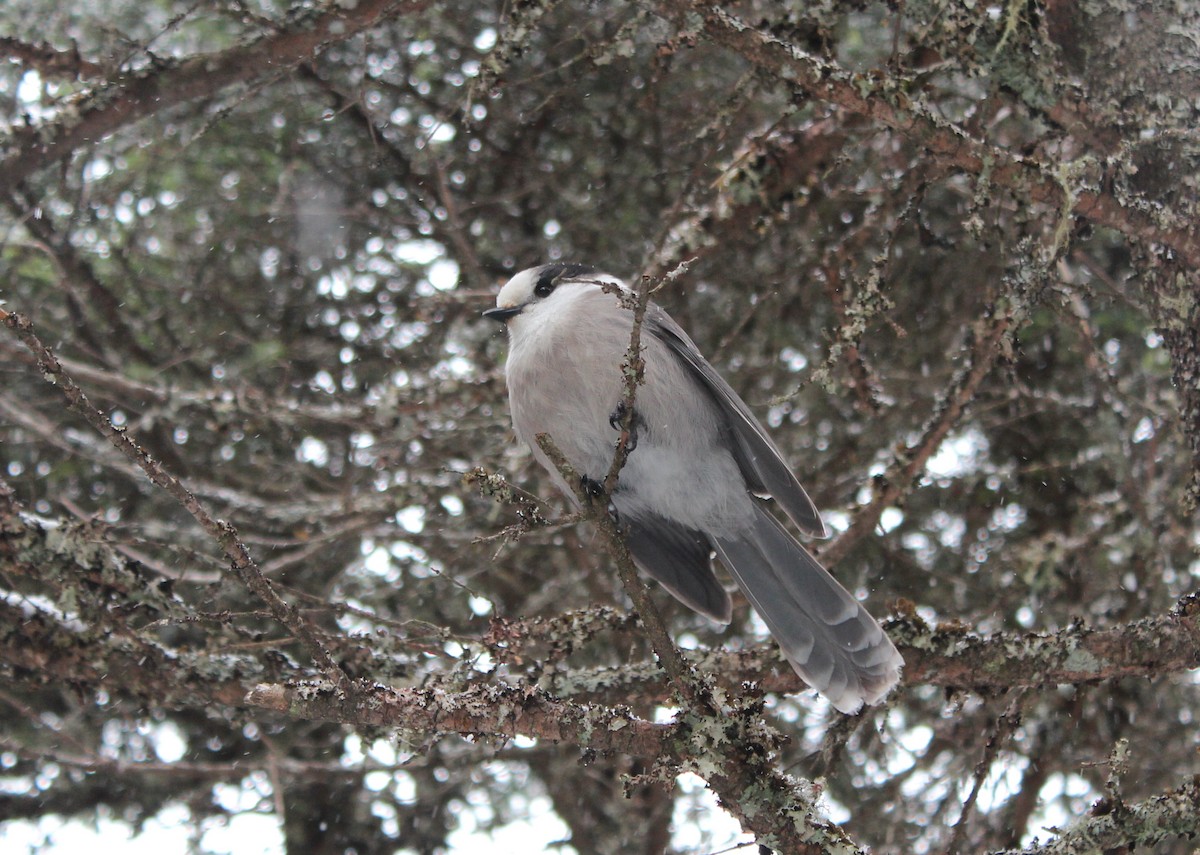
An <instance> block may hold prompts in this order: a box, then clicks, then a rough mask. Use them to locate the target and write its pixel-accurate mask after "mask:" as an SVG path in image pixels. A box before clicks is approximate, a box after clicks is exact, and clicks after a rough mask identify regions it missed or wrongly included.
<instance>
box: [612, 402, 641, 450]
mask: <svg viewBox="0 0 1200 855" xmlns="http://www.w3.org/2000/svg"><path fill="white" fill-rule="evenodd" d="M628 412H629V408H628V407H627V406H626V405H625V402H624V401H620V402H618V403H617V406H616V408H615V409H613V411H612V412H611V413H609V414H608V425H609V427H611V428H612V429H613V430H615V431H622V432H623V431H624V430H625V416H626V415H627V414H628ZM641 424H642V417H641V416H639V415H638V412H637V410H634V411H633V418H631V419H630V420H629V433H628V435H627V436H626V439H625V448H626V450H627V451H633V450H634V449H635V448H637V444H638V429H639V428H640V427H641Z"/></svg>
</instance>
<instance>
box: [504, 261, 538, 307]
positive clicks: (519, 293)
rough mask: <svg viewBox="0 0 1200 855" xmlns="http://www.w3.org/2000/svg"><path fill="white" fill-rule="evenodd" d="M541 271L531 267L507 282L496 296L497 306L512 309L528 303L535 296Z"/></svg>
mask: <svg viewBox="0 0 1200 855" xmlns="http://www.w3.org/2000/svg"><path fill="white" fill-rule="evenodd" d="M541 269H542V268H540V267H530V268H529V269H528V270H522V271H521V272H520V273H518V274H517V275H516V276H514V277H513V278H512V279H509V280H508V281H507V282H505V283H504V287H503V288H501V289H500V293H499V294H497V295H496V305H497V306H498V307H500V308H501V309H511V308H512V307H513V306H519V305H521V304H522V303H524V302H526V301H527V300H528V299H529V297H530V296H531V295H532V294H533V286H534V285H536V284H537V275H538V271H540V270H541Z"/></svg>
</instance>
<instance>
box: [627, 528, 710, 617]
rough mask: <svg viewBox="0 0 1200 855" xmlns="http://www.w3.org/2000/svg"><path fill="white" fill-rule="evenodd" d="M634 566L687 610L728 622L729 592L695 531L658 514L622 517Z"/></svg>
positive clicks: (707, 549)
mask: <svg viewBox="0 0 1200 855" xmlns="http://www.w3.org/2000/svg"><path fill="white" fill-rule="evenodd" d="M621 522H622V524H623V526H624V528H625V543H626V545H627V546H628V547H629V551H630V552H631V553H632V554H633V560H634V563H636V564H637V566H638V567H639V568H641V570H642V572H643V573H645V574H646V575H647V576H650V577H651V578H652V579H655V580H657V581H658V583H659V584H661V585H662V586H663V587H664V588H666V589H667V590H668V591H670V592H671V594H672V595H673V596H674V597H675V598H676V599H677V600H679V601H680V602H681V603H683V604H684V605H686V606H687V607H688V608H690V609H693V610H695V611H697V612H699V613H700V614H702V615H706V616H707V617H710V618H712V619H713V620H715V621H717V622H718V623H729V618H730V616H731V614H732V607H731V605H730V602H729V593H728V592H727V591H726V590H725V589H724V588H723V587H721V583H720V582H718V581H717V577H716V574H715V573H713V568H712V561H711V560H710V558H709V556H710V555H711V553H712V546H711V545H710V544H709V542H708V538H707V537H705V536H704V535H702V534H701V533H700V532H698V531H692V530H691V529H689V528H685V527H684V526H681V525H679V524H678V523H674V522H671V521H670V520H667V519H664V518H663V517H660V516H658V515H639V516H638V517H636V518H635V517H628V516H622V517H621Z"/></svg>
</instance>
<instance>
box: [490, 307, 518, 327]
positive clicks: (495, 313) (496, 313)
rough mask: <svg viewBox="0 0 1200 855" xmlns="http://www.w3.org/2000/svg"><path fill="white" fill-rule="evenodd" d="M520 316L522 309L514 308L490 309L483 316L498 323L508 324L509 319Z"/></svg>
mask: <svg viewBox="0 0 1200 855" xmlns="http://www.w3.org/2000/svg"><path fill="white" fill-rule="evenodd" d="M519 314H521V307H520V306H513V307H512V308H511V309H488V310H487V311H486V312H484V313H483V316H484V317H485V318H488V319H489V320H493V321H496V322H497V323H501V324H506V323H508V319H509V318H511V317H513V316H514V315H519Z"/></svg>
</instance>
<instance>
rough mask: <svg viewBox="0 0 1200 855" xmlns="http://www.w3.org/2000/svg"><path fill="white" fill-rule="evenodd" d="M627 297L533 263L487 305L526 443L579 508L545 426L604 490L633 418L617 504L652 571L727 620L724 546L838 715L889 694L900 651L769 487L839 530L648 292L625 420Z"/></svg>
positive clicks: (787, 652)
mask: <svg viewBox="0 0 1200 855" xmlns="http://www.w3.org/2000/svg"><path fill="white" fill-rule="evenodd" d="M631 297H633V292H632V290H631V289H630V288H629V287H628V286H627V285H626V284H625V283H624V282H623V281H622V280H620V279H619V278H617V277H615V276H612V275H610V274H607V273H604V272H601V271H599V270H597V269H595V268H593V267H590V266H588V265H583V264H569V263H553V264H543V265H541V266H538V267H531V268H529V269H527V270H522V271H521V272H519V273H517V274H516V275H514V276H513V277H512V278H510V279H509V280H508V281H507V282H506V283H505V284H504V286H503V287H502V288H501V289H500V292H499V294H498V295H497V297H496V307H495V308H493V309H489V310H487V311H485V312H483V315H484V316H485V317H487V318H489V319H491V320H494V321H497V322H500V323H502V324H504V325H505V326H506V327H507V330H508V356H507V360H506V362H505V379H506V383H507V386H508V396H509V410H510V414H511V417H512V424H513V429H514V432H515V433H516V435H517V438H518V439H519V440H521V441H523V442H525V443H527V444H528V445H529V447H530V449H531V450H532V453H533V456H534V458H535V459H536V460H537V462H538V463H539V464H541V465H542V467H544V468H545V469H546V471H547V472H548V473H549V475H550V478H551V480H552V481H553V482H554V483H555V484H556V486H557V487H558V488H559V489H560V490H561V491H562V492H563V493H564V494H565V495H566V496H567V497H568V498H569V499H570V500H571V501H572V502H574V503H575V504H576V505H578V500H577V499H576V497H575V492H574V491H573V490H572V489H571V486H570V485H569V484H567V482H566V481H565V480H564V478H563V476H562V474H561V473H560V472H559V470H558V468H557V467H556V466H555V465H554V463H553V462H552V461H551V460H550V459H549V457H548V456H547V455H546V453H545V452H544V451H543V450H542V449H541V448H540V447H539V445H538V443H537V440H536V438H537V436H538V435H539V434H543V433H544V434H548V435H549V436H550V438H551V439H552V440H553V442H554V444H555V446H556V447H557V448H558V449H559V450H560V451H561V452H562V454H563V456H564V457H565V458H566V460H567V461H568V462H569V463H570V464H571V466H572V467H573V468H574V470H575V471H576V472H577V473H580V474H581V477H582V478H583V479H585V480H586V481H589V482H590V483H591V485H592V486H595V484H597V483H599V482H601V481H603V479H604V477H605V475H606V474H607V472H608V469H609V467H610V466H611V464H612V461H613V456H614V450H615V446H616V441H617V438H618V437H619V431H620V430H621V429H622V428H623V427H624V426H629V427H630V435H629V436H628V439H627V445H628V447H629V449H630V450H629V454H628V457H627V459H626V461H625V464H624V466H623V468H622V469H621V470H620V473H619V477H618V480H617V483H616V487H615V489H614V490H613V493H612V495H611V496H610V497H609V503H610V504H609V507H610V509H611V511H612V513H613V514H614V516H615V518H616V520H617V522H618V525H619V527H620V530H621V531H622V533H623V535H624V537H625V540H626V543H627V545H628V548H629V552H630V554H631V555H632V557H633V560H634V563H635V564H636V565H637V567H638V569H639V570H640V571H641V573H643V574H644V575H646V576H649V577H650V578H652V579H654V580H656V581H657V582H658V583H659V584H661V585H662V586H663V587H664V588H666V589H667V591H669V592H670V593H671V594H672V595H674V596H675V597H676V598H677V599H678V600H679V601H680V602H682V603H683V604H685V605H686V606H688V607H690V608H691V609H693V610H694V611H696V612H698V613H700V614H702V615H705V616H707V617H708V618H711V619H712V620H714V621H716V622H717V623H720V624H728V623H729V621H730V619H731V617H732V601H731V599H730V596H729V593H728V591H726V589H725V587H724V586H723V585H722V584H721V582H720V581H719V579H718V577H717V575H716V573H715V572H714V569H713V564H712V557H713V555H714V554H715V555H716V556H717V557H718V558H719V559H720V561H721V563H722V564H724V566H725V567H726V569H727V570H728V572H729V574H730V575H731V576H732V577H733V580H734V581H735V582H736V583H737V585H738V587H739V588H740V589H741V590H742V592H743V594H745V596H746V599H747V600H748V601H749V602H750V604H751V605H752V606H753V607H754V609H755V610H756V611H757V612H758V614H759V615H760V616H761V617H762V619H763V621H764V623H766V625H767V628H768V629H769V630H770V632H771V635H772V636H773V637H774V638H775V640H776V642H777V643H778V644H779V646H780V649H781V651H782V653H783V656H784V658H785V659H787V661H788V662H789V663H790V664H791V666H792V668H793V669H794V670H795V672H796V673H797V674H798V675H799V676H800V677H801V679H803V680H804V681H805V682H806V683H807V684H808V685H809V686H811V687H812V688H813V689H815V690H816V691H817V692H819V693H820V694H821V695H823V696H824V697H825V698H826V699H827V700H828V701H829V702H830V704H832V706H833V707H834V708H835V709H837V710H839V711H841V712H843V713H848V714H851V713H856V712H858V711H859V710H860V709H861V708H862V706H863V704H864V703H865V704H877V703H879V702H880V701H881V700H882V699H883V698H884V697H886V696H887V694H888V692H889V691H890V690H891V689H892V687H893V686H894V685H895V684H896V683H897V682H898V681H899V679H900V670H901V667H902V666H903V664H904V662H903V659H902V658H901V656H900V653H899V652H898V651H897V650H896V648H895V646H894V645H893V644H892V642H891V640H890V639H889V638H888V636H887V635H886V633H884V631H883V629H882V627H880V625H879V623H878V622H877V621H876V620H875V619H874V618H873V617H871V615H870V614H869V613H868V612H867V610H866V609H865V608H864V607H863V606H862V605H861V604H860V603H859V602H858V600H857V599H855V598H854V596H852V595H851V594H850V593H849V592H848V591H847V590H846V589H845V588H844V587H842V585H841V584H839V583H838V582H837V580H836V579H834V578H833V576H831V575H830V574H829V572H828V571H827V570H826V569H825V568H824V567H822V566H821V564H820V563H819V562H818V561H817V560H816V559H815V558H814V557H813V556H812V555H811V554H810V553H809V552H808V550H806V549H805V548H804V547H803V546H802V545H801V544H800V543H799V541H798V540H797V539H796V538H795V537H793V536H792V534H791V533H790V532H789V531H788V529H787V528H786V527H785V526H784V525H783V524H782V523H781V522H779V521H778V520H777V519H776V517H775V516H774V515H773V514H772V513H771V510H770V507H769V503H768V497H769V498H770V499H773V500H774V503H775V504H776V505H777V506H778V507H779V508H781V509H782V510H783V512H784V513H785V514H786V515H787V517H788V518H790V519H791V521H792V523H793V524H795V526H796V527H797V528H799V529H800V531H801V532H803V533H805V534H807V535H810V536H813V537H828V530H827V528H826V526H825V523H824V522H823V521H822V519H821V515H820V513H819V512H818V510H817V507H816V506H815V505H814V504H813V501H812V500H811V499H810V498H809V496H808V494H807V493H806V492H805V491H804V488H803V487H802V486H801V484H800V482H799V480H797V478H796V476H795V474H794V473H793V471H792V469H791V467H789V466H788V464H787V462H786V461H785V460H784V457H783V454H782V453H781V452H780V450H779V448H778V447H777V446H776V445H775V443H774V442H773V441H772V440H771V438H770V436H768V434H767V432H766V430H765V429H764V428H763V427H762V425H761V424H760V423H759V421H758V420H757V419H756V418H755V416H754V414H753V413H752V412H751V410H750V408H749V407H748V406H746V404H745V402H743V401H742V399H741V398H740V397H739V396H738V394H737V393H736V392H735V391H734V390H733V388H732V387H731V386H730V385H729V384H728V383H727V382H726V381H725V380H724V379H723V378H722V377H721V375H720V374H718V373H717V371H716V369H714V368H713V367H712V365H710V364H709V362H708V361H707V360H706V359H705V358H704V357H703V356H702V355H701V353H700V350H699V349H698V348H697V347H696V345H695V343H693V341H692V340H691V339H690V338H689V337H688V335H687V333H685V332H684V331H683V329H682V328H681V327H680V326H679V324H677V323H676V322H675V321H674V320H673V319H672V318H671V316H670V315H669V314H667V312H666V311H665V310H664V309H662V308H661V307H660V306H659V305H657V304H656V303H654V302H653V301H650V302H648V303H647V304H646V308H645V314H644V317H643V320H642V326H641V336H640V339H641V342H640V343H641V346H642V354H641V355H642V359H643V360H644V374H643V377H642V381H641V384H640V385H638V386H637V387H636V389H635V390H634V398H633V410H634V413H633V416H632V417H631V418H627V416H628V413H627V411H626V409H625V399H626V391H625V390H626V380H625V377H624V375H623V373H622V363H623V362H624V361H625V360H626V356H627V353H628V351H629V346H630V341H631V333H632V331H633V326H634V323H635V320H634V318H635V315H634V310H633V308H632V306H633V302H634V301H633V300H631V299H630V298H631Z"/></svg>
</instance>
